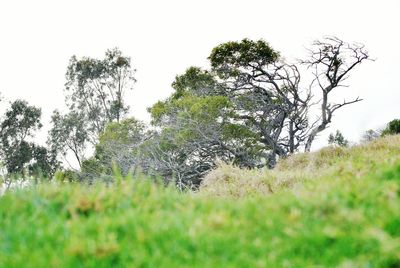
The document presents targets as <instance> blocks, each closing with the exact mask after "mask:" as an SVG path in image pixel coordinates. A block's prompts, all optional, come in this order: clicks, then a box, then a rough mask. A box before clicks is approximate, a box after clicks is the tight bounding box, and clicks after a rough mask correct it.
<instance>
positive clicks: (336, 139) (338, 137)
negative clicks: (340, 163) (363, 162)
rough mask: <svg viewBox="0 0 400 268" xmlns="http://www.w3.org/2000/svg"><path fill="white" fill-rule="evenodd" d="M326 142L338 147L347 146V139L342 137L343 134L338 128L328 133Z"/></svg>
mask: <svg viewBox="0 0 400 268" xmlns="http://www.w3.org/2000/svg"><path fill="white" fill-rule="evenodd" d="M328 143H329V144H332V145H337V146H340V147H348V146H349V141H348V140H346V139H345V138H344V136H343V134H342V133H341V132H340V131H339V130H336V133H335V134H333V133H331V134H329V137H328Z"/></svg>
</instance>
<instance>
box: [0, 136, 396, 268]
mask: <svg viewBox="0 0 400 268" xmlns="http://www.w3.org/2000/svg"><path fill="white" fill-rule="evenodd" d="M310 266H320V267H399V266H400V137H399V136H393V137H387V138H384V139H380V140H377V141H375V142H373V143H370V144H367V145H362V146H357V147H354V148H351V149H341V148H325V149H322V150H320V151H318V152H316V153H312V154H299V155H296V156H293V157H291V158H289V159H286V160H284V161H282V162H281V163H279V165H278V167H277V168H276V169H275V170H273V171H267V170H263V171H245V170H239V169H235V168H232V167H229V166H222V167H220V168H219V169H217V170H215V171H214V172H213V173H212V174H210V175H209V176H208V177H207V178H206V179H205V181H204V184H203V186H202V187H201V189H200V191H199V192H198V193H179V192H177V191H176V190H174V189H172V188H164V187H161V186H158V185H156V184H154V183H151V182H149V181H148V180H144V179H136V180H134V181H132V180H127V179H125V180H124V179H122V180H118V183H117V185H115V186H114V187H107V186H105V185H101V184H100V185H95V186H93V187H90V188H88V187H86V186H83V185H78V184H77V185H71V184H56V183H54V184H44V185H39V186H37V187H34V188H29V189H25V190H20V191H15V192H8V193H6V194H5V195H4V196H2V197H0V267H310Z"/></svg>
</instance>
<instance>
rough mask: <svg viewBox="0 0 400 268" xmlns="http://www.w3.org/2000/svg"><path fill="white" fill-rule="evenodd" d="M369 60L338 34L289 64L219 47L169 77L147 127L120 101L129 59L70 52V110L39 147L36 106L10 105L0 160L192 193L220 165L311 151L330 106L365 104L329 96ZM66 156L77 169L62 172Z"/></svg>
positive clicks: (10, 166)
mask: <svg viewBox="0 0 400 268" xmlns="http://www.w3.org/2000/svg"><path fill="white" fill-rule="evenodd" d="M369 59H370V57H369V55H368V51H367V50H366V49H365V48H364V46H363V45H361V44H357V43H347V42H345V41H343V40H341V39H339V38H336V37H327V38H324V39H321V40H317V41H315V42H314V43H313V44H312V45H311V46H310V47H309V48H308V57H307V58H306V59H303V60H297V61H295V62H289V61H287V60H286V59H285V58H284V57H283V56H282V55H281V54H280V53H279V52H278V51H277V50H275V49H273V48H272V47H271V46H270V45H269V44H268V43H267V42H266V41H264V40H250V39H243V40H241V41H236V42H226V43H223V44H220V45H218V46H216V47H215V48H214V49H212V51H211V53H210V55H209V57H208V60H209V64H210V65H209V66H210V67H209V68H208V69H203V68H199V67H189V68H187V70H186V72H185V73H183V74H181V75H177V76H176V78H175V80H174V81H173V83H172V88H173V93H172V94H171V95H170V96H169V97H168V98H167V99H165V100H162V101H158V102H157V103H155V104H154V105H153V106H152V107H150V108H148V111H149V113H150V114H151V123H150V124H149V125H147V124H145V123H144V122H141V121H139V120H137V119H135V118H134V117H132V116H130V115H129V106H128V104H127V103H126V101H125V100H126V95H127V94H129V93H130V91H131V90H132V88H133V86H134V83H135V81H136V80H135V77H134V76H135V69H134V68H133V67H132V65H131V59H130V58H129V57H127V56H125V55H123V53H122V52H121V51H120V50H119V49H117V48H115V49H110V50H107V51H106V53H105V56H104V58H102V59H95V58H90V57H83V58H77V57H76V56H73V57H72V58H71V59H70V62H69V64H68V66H67V72H66V83H65V88H64V94H65V104H66V106H67V108H68V109H67V112H65V113H63V112H60V111H58V110H56V111H54V113H53V115H52V119H51V129H50V131H49V133H48V138H47V144H46V146H39V145H37V144H35V143H34V142H32V141H31V142H30V141H29V140H32V138H33V136H34V133H35V131H37V130H38V129H40V128H41V126H42V125H41V123H40V116H41V110H40V109H39V108H37V107H33V106H30V105H29V104H28V103H27V102H26V101H22V100H17V101H14V102H13V103H11V106H10V108H9V109H8V110H7V111H6V113H5V115H4V116H3V118H2V121H1V129H0V139H1V148H0V149H1V150H0V151H1V159H2V162H3V164H4V167H5V169H6V173H7V174H13V173H23V172H29V173H31V174H36V175H38V174H40V175H42V176H46V177H49V178H51V177H52V176H53V175H54V173H55V172H56V171H57V170H58V171H59V172H62V174H63V176H64V177H65V178H67V179H69V180H81V181H92V180H95V179H107V178H110V177H111V176H112V174H113V172H114V171H113V170H114V168H115V167H118V168H119V169H120V171H121V172H122V173H123V174H127V173H129V172H132V173H135V172H143V173H145V174H147V175H149V176H153V177H162V178H163V179H164V180H165V181H166V182H170V181H174V182H175V183H176V184H177V186H178V187H180V188H184V187H196V186H197V185H198V184H199V183H200V181H201V179H202V178H203V177H204V175H205V174H207V172H209V171H210V170H211V169H213V168H214V167H215V166H216V164H217V162H218V161H223V162H229V163H233V164H234V165H237V166H239V167H243V168H262V167H269V168H273V167H274V166H275V165H276V162H277V159H279V158H285V157H287V156H289V155H291V154H294V153H296V152H299V151H306V152H307V151H310V149H311V146H312V144H313V142H314V140H315V139H316V137H317V135H318V134H319V133H320V132H322V131H324V130H325V129H326V128H327V127H328V126H329V125H330V124H331V122H332V119H333V115H334V114H335V113H336V111H337V110H339V109H341V108H343V107H344V106H347V105H350V104H354V103H357V102H359V101H361V100H362V99H361V98H359V97H357V98H355V99H350V100H347V99H346V98H345V100H344V101H343V102H340V103H335V102H334V101H332V97H331V95H332V93H333V92H336V91H338V90H339V88H340V87H344V86H347V85H346V84H345V81H346V80H347V79H348V78H349V76H350V75H351V73H352V72H353V71H354V70H356V68H357V67H358V66H359V65H360V64H361V63H363V62H364V61H366V60H369ZM304 76H312V80H311V82H309V83H306V82H305V81H303V80H305V79H303V77H304ZM313 106H315V107H318V109H315V110H316V111H318V112H317V113H318V114H315V113H313V112H312V107H313ZM370 134H371V135H372V134H373V133H370ZM334 138H335V137H332V139H334ZM341 138H343V137H338V138H337V140H340V139H341ZM342 142H343V139H342ZM90 148H93V149H94V153H93V154H92V155H89V156H88V155H87V154H88V151H89V150H88V149H90ZM71 155H72V156H73V157H74V158H75V159H76V162H77V163H78V165H79V170H73V169H71V168H69V167H68V163H67V159H68V157H67V156H71Z"/></svg>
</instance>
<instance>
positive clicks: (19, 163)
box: [0, 100, 58, 177]
mask: <svg viewBox="0 0 400 268" xmlns="http://www.w3.org/2000/svg"><path fill="white" fill-rule="evenodd" d="M40 119H41V109H40V108H37V107H35V106H32V105H29V104H28V102H26V101H24V100H16V101H14V102H12V103H11V106H10V107H9V108H8V109H7V111H6V112H5V114H4V116H3V118H2V120H1V123H0V155H1V158H2V160H3V161H4V164H5V167H6V169H7V173H9V174H12V173H23V172H24V171H25V170H27V171H29V172H30V173H35V174H38V173H41V174H42V175H44V176H46V177H49V176H51V174H52V173H53V172H54V171H55V168H56V167H57V165H58V163H57V162H56V160H55V158H54V157H53V155H52V154H51V151H49V150H48V149H46V148H45V147H43V146H40V145H37V144H35V143H34V142H33V141H32V139H33V138H34V135H35V133H36V131H38V130H39V129H41V127H42V124H41V122H40Z"/></svg>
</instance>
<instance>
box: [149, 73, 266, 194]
mask: <svg viewBox="0 0 400 268" xmlns="http://www.w3.org/2000/svg"><path fill="white" fill-rule="evenodd" d="M172 86H173V88H174V89H175V91H174V93H173V94H172V96H171V97H170V98H168V99H167V100H166V101H163V102H158V103H156V104H155V105H154V106H153V107H152V108H151V109H150V112H151V114H152V119H153V121H152V124H153V125H155V126H156V127H157V128H159V129H160V131H159V132H158V133H155V134H154V135H153V137H152V138H151V139H149V140H148V141H147V142H146V143H145V146H143V149H142V152H143V154H144V156H147V158H146V157H145V158H144V159H145V161H144V162H143V168H144V170H147V171H148V172H149V171H150V172H151V171H154V172H155V174H161V175H162V176H163V177H164V178H167V179H168V178H169V179H175V180H176V182H177V184H178V186H179V187H180V188H182V187H184V185H188V184H189V185H190V184H192V185H198V184H199V182H200V179H201V178H202V177H203V176H204V175H205V174H206V173H207V172H208V171H210V170H211V169H212V168H214V167H215V164H216V160H217V159H219V160H221V161H225V162H233V163H235V164H237V165H239V166H243V167H255V166H257V165H258V164H260V163H259V162H258V160H257V159H258V157H255V155H257V154H258V153H260V150H258V149H257V148H258V145H257V139H256V138H255V137H254V136H255V135H254V133H252V132H250V131H248V130H247V129H246V128H244V127H243V126H241V125H240V124H235V123H232V122H231V120H230V117H231V113H232V112H233V111H232V104H231V102H230V101H229V99H228V98H227V97H226V96H221V95H218V94H217V92H216V90H217V89H216V88H217V87H219V84H218V83H217V82H216V80H215V78H214V77H213V76H212V75H211V74H210V73H209V72H207V71H203V70H201V69H199V68H196V67H191V68H189V69H188V70H187V71H186V73H185V74H183V75H181V76H177V77H176V79H175V81H174V83H173V85H172Z"/></svg>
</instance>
